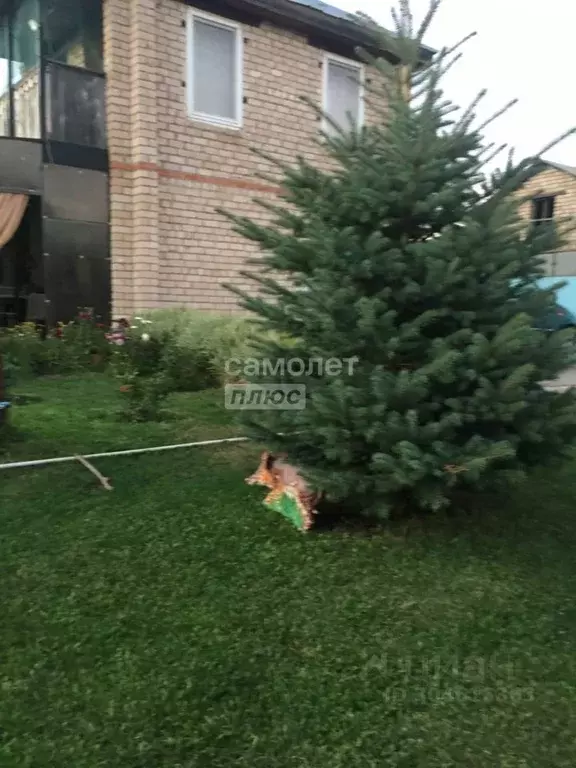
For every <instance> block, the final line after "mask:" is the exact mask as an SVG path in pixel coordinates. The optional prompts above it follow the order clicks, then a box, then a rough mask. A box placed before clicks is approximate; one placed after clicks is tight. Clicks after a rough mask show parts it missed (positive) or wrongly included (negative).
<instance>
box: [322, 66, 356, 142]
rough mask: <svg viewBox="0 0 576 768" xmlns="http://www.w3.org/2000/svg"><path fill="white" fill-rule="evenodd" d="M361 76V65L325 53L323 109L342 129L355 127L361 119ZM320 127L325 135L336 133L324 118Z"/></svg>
mask: <svg viewBox="0 0 576 768" xmlns="http://www.w3.org/2000/svg"><path fill="white" fill-rule="evenodd" d="M363 78H364V68H363V66H362V65H361V64H357V63H356V62H353V61H348V60H346V59H340V58H336V57H333V56H326V58H325V61H324V89H323V90H324V95H323V109H324V112H325V113H326V115H328V116H329V117H330V118H331V120H333V121H334V122H335V123H336V124H337V125H338V126H339V127H340V128H341V129H342V130H343V131H350V130H354V129H355V128H356V129H357V128H359V127H361V126H362V124H363V122H364V108H363V107H364V105H363V94H362V90H363V89H362V82H363ZM324 130H325V131H326V132H327V133H329V134H335V133H337V131H336V129H335V128H334V126H333V125H332V124H331V123H330V122H329V121H328V120H325V121H324Z"/></svg>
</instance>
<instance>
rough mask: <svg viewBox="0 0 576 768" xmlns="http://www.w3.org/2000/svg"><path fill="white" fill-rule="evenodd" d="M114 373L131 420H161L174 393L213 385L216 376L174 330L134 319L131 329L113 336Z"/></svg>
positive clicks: (144, 320)
mask: <svg viewBox="0 0 576 768" xmlns="http://www.w3.org/2000/svg"><path fill="white" fill-rule="evenodd" d="M110 338H111V340H112V341H113V342H114V343H113V344H112V345H111V348H112V349H113V355H112V370H113V372H114V373H115V375H116V377H117V378H118V380H119V383H120V392H121V394H122V397H123V404H124V409H123V410H124V414H125V416H126V417H127V418H129V419H130V420H131V421H151V420H155V419H158V418H159V417H160V412H161V408H162V405H163V403H164V401H165V399H166V397H167V396H168V395H169V394H170V393H171V392H179V391H188V392H191V391H197V390H201V389H207V388H209V387H211V386H214V384H215V380H214V377H213V376H212V375H211V374H210V371H209V369H208V367H207V365H206V361H205V360H203V359H202V358H201V356H200V354H199V353H197V351H196V350H188V349H186V348H184V347H183V346H181V345H179V344H178V343H177V342H176V334H175V332H174V331H173V330H168V329H166V328H160V327H158V326H155V325H154V323H153V322H152V321H150V320H146V319H143V318H135V319H134V322H133V324H132V326H131V327H130V328H126V329H124V330H123V331H119V332H117V333H115V334H111V337H110Z"/></svg>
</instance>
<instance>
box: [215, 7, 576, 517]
mask: <svg viewBox="0 0 576 768" xmlns="http://www.w3.org/2000/svg"><path fill="white" fill-rule="evenodd" d="M438 6H439V0H434V2H432V4H431V6H430V11H429V13H428V15H427V16H426V18H425V20H424V22H423V24H422V25H421V27H420V29H419V30H418V31H416V32H414V28H413V20H412V16H411V12H410V8H409V6H408V2H407V0H404V2H401V3H400V8H399V10H398V12H395V13H393V16H394V21H395V32H393V33H387V32H386V31H384V30H383V29H381V28H380V27H378V26H377V25H376V24H375V23H374V22H372V21H371V20H370V19H368V18H367V17H362V18H360V17H359V18H358V23H363V24H365V25H366V26H367V27H369V28H370V29H371V30H372V33H373V34H374V36H375V39H376V38H377V44H378V46H379V50H386V51H392V52H393V53H394V56H395V61H396V63H395V64H390V63H389V62H388V61H387V60H385V59H383V58H374V57H372V56H369V55H368V54H366V53H363V56H364V57H365V58H366V60H367V63H369V64H370V65H372V66H375V67H377V68H378V69H379V70H380V72H381V73H382V75H383V76H384V78H383V79H384V80H385V82H384V85H383V86H382V87H383V88H384V90H385V98H386V102H387V104H386V108H385V110H381V121H380V122H379V123H378V124H376V125H371V126H369V127H364V128H362V129H361V130H353V131H343V130H342V129H336V130H331V131H329V135H327V134H325V135H323V136H322V138H321V142H322V144H323V146H324V149H325V151H326V153H327V154H328V155H329V156H330V157H331V158H332V160H333V161H334V164H335V165H334V170H333V171H331V172H327V171H324V170H321V169H319V168H317V167H314V166H312V165H310V164H309V163H308V162H306V161H305V160H304V159H302V158H298V159H295V163H294V167H282V173H283V189H284V192H283V197H284V200H283V201H280V202H279V203H278V204H277V205H271V204H270V203H266V202H261V204H262V205H263V206H264V207H265V208H267V210H268V211H269V212H270V214H271V221H270V223H269V224H268V225H263V224H260V223H256V222H254V221H252V220H249V219H247V218H244V217H238V216H235V215H234V214H233V213H226V215H227V216H229V218H231V219H232V221H233V223H234V226H235V228H236V230H237V231H238V232H240V233H241V234H242V235H244V236H245V237H247V238H249V239H250V240H252V241H254V242H255V243H257V244H258V245H259V246H260V247H261V250H262V256H261V258H259V259H257V260H256V262H255V263H257V265H258V268H257V269H256V270H255V271H252V272H246V273H245V274H246V275H248V276H249V277H250V278H251V279H252V280H253V281H254V282H255V284H256V286H257V288H258V291H257V292H256V294H249V293H246V292H244V291H241V290H238V289H236V288H233V287H232V290H234V291H235V292H236V293H237V294H238V295H239V296H240V299H241V303H242V305H243V306H244V307H245V308H246V309H247V310H249V311H250V312H251V313H253V314H254V315H255V316H256V317H257V322H259V323H260V324H261V325H262V326H263V327H264V328H265V329H266V330H269V331H273V332H274V334H269V335H268V339H269V340H268V341H266V342H262V343H261V345H260V354H261V356H262V358H263V359H268V360H270V361H272V365H271V367H269V368H268V374H265V373H264V372H263V367H262V366H261V367H260V369H259V372H258V373H257V374H256V375H254V376H253V377H249V378H250V380H251V381H253V382H255V383H270V382H274V383H298V384H302V383H303V384H305V385H306V388H307V400H306V407H305V409H304V410H263V411H246V412H245V413H244V421H245V426H246V427H247V428H248V430H249V432H250V434H251V435H252V436H253V437H254V438H256V439H258V440H259V441H260V442H262V443H264V444H265V445H267V446H268V447H269V448H270V449H271V450H274V451H281V452H284V453H286V454H287V455H288V457H289V459H290V460H291V461H292V462H293V463H295V464H297V465H298V466H300V467H301V468H302V470H303V472H304V475H305V476H306V477H307V479H308V480H309V481H310V482H311V484H312V486H313V487H315V488H316V489H319V490H322V491H324V492H325V493H326V494H327V495H328V497H329V498H332V499H333V500H335V501H340V502H341V503H343V504H347V505H352V506H353V507H354V508H355V509H356V510H358V512H360V513H371V514H376V515H379V516H382V517H386V516H388V515H389V514H390V513H393V512H394V511H396V510H405V509H412V510H438V509H441V508H443V507H446V506H448V505H450V504H451V503H452V502H453V501H454V499H455V498H456V497H458V496H459V495H460V493H461V492H462V491H464V492H466V491H471V492H474V493H478V492H482V491H487V490H493V489H494V488H500V487H502V486H503V485H504V486H507V485H508V484H509V483H514V482H518V481H521V480H522V479H523V478H525V477H526V475H527V473H528V471H529V470H530V468H532V467H535V466H538V465H543V464H546V463H549V462H554V461H558V460H560V459H561V458H562V457H563V456H565V455H566V453H567V450H568V448H569V446H570V445H571V443H572V441H573V439H574V437H575V436H576V398H575V396H574V394H573V393H572V392H566V393H563V394H559V393H556V392H550V391H546V390H545V389H544V388H543V386H542V385H541V382H542V381H543V380H549V379H553V378H554V377H555V376H557V374H558V373H559V372H560V371H562V370H563V369H564V368H565V367H566V366H567V365H568V364H569V362H570V354H571V343H572V339H571V338H570V339H569V338H568V337H569V335H570V332H566V333H564V332H562V333H558V334H555V335H548V334H546V333H543V332H542V331H540V330H537V329H536V328H535V324H536V323H535V321H536V319H537V318H539V317H541V316H543V315H545V314H546V313H547V312H549V311H550V310H551V308H552V307H553V303H554V292H553V290H552V289H550V290H547V291H544V290H541V289H540V288H539V287H538V285H537V281H538V279H539V278H541V277H543V276H544V269H543V261H542V258H541V254H542V253H545V252H547V251H550V250H552V249H553V248H557V247H559V245H560V243H561V239H562V233H561V232H559V231H558V229H556V230H553V229H552V228H546V229H544V228H542V227H539V228H537V229H536V228H534V229H532V228H529V229H527V228H526V226H525V224H523V223H522V222H521V220H520V217H519V211H518V209H519V206H520V204H521V203H522V202H523V200H522V198H521V197H519V196H518V194H515V193H516V192H517V190H518V189H519V188H520V187H521V185H522V183H523V182H524V181H525V180H526V179H527V178H528V177H529V176H530V175H531V174H532V173H533V172H534V169H535V167H536V158H529V159H527V160H525V161H522V162H521V163H518V164H515V163H514V161H513V156H512V154H510V155H509V158H508V162H507V164H506V166H505V168H504V169H503V170H502V171H497V172H493V173H485V172H484V169H485V168H486V163H487V162H489V161H490V160H491V159H492V157H493V155H494V151H493V147H491V146H486V145H485V142H484V139H483V135H482V131H483V128H484V127H485V125H486V123H485V124H484V125H482V126H480V128H477V127H474V123H475V121H476V108H477V105H478V103H479V101H480V99H481V98H482V96H483V94H480V95H479V96H478V97H477V98H476V99H475V100H474V101H473V102H472V104H471V106H470V107H469V108H468V109H466V110H464V111H460V112H458V111H457V110H456V109H455V107H454V106H453V105H452V104H451V103H449V102H448V101H447V100H446V98H445V96H444V95H443V93H442V90H441V83H442V79H443V77H444V75H445V74H446V71H447V69H448V68H450V67H451V66H452V65H453V64H454V63H455V62H456V61H457V59H458V58H459V55H460V54H459V53H458V52H457V49H458V47H459V46H456V47H454V48H453V49H451V50H447V49H444V50H442V51H440V52H438V53H437V54H436V55H434V57H433V58H432V59H431V60H430V61H428V62H427V63H424V62H423V61H422V57H421V52H422V41H423V37H424V34H425V33H426V31H427V29H428V27H429V24H430V22H431V21H432V18H433V17H434V14H435V13H436V11H437V9H438ZM381 95H382V94H381V93H380V94H371V93H367V94H366V98H367V99H373V101H374V110H378V104H379V103H380V102H381V98H380V97H381ZM325 117H326V118H327V119H328V120H329V118H328V117H327V116H325ZM333 127H334V128H336V126H333ZM271 339H273V340H271ZM284 339H285V340H286V341H283V340H284ZM295 358H299V359H302V360H305V361H308V360H317V359H322V360H323V361H327V360H329V359H333V358H337V359H339V360H344V359H349V358H357V363H356V364H355V365H354V366H352V368H353V370H352V371H351V372H350V366H349V365H347V364H345V365H344V368H343V370H342V373H341V375H337V376H330V375H326V373H325V372H324V373H323V375H318V373H317V371H316V372H314V371H313V372H310V369H309V368H308V366H307V369H306V373H305V374H304V375H302V376H297V377H294V376H291V375H290V374H288V373H287V372H286V371H285V372H283V371H282V366H281V365H279V366H278V367H276V369H275V375H274V376H270V375H269V373H270V370H271V368H273V367H274V365H275V361H278V360H284V361H287V360H291V359H292V360H293V359H295ZM298 368H299V365H295V366H293V367H292V369H291V370H292V372H294V371H296V370H298Z"/></svg>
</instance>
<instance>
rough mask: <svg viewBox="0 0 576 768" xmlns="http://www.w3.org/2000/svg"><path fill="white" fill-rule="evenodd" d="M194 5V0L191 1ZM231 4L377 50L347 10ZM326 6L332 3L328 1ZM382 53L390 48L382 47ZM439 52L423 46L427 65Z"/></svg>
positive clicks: (238, 0) (264, 2) (273, 0)
mask: <svg viewBox="0 0 576 768" xmlns="http://www.w3.org/2000/svg"><path fill="white" fill-rule="evenodd" d="M189 1H190V2H191V3H192V4H193V0H189ZM229 2H230V4H231V5H233V6H235V7H236V8H239V9H245V10H252V11H257V12H258V13H259V14H262V15H263V16H264V17H267V18H270V19H271V20H276V21H277V22H281V21H282V20H283V21H285V22H288V23H292V24H294V23H297V24H300V25H301V26H303V27H304V28H307V29H308V30H309V31H310V32H315V33H320V34H324V35H326V34H329V35H330V36H332V37H335V38H337V39H339V40H341V41H343V42H345V43H348V44H350V45H354V46H358V47H366V48H371V49H372V50H374V48H375V46H374V39H373V37H372V35H370V33H369V32H368V30H366V29H364V28H363V27H362V25H361V24H359V23H358V21H356V20H355V18H354V14H348V17H346V12H345V11H343V12H342V13H343V14H344V15H343V16H342V15H340V14H339V15H334V16H332V15H330V14H329V13H327V12H326V11H324V10H322V9H320V8H315V7H313V6H311V5H305V4H303V3H299V2H297V1H296V2H293V0H229ZM326 7H327V8H329V7H330V6H329V5H327V4H326ZM381 53H383V54H384V53H388V54H389V55H391V52H390V51H384V50H382V51H381ZM435 54H436V51H435V50H434V49H433V48H429V47H428V46H424V45H422V46H420V59H421V62H422V63H423V64H424V63H426V62H428V61H430V60H431V59H432V57H433V56H434V55H435Z"/></svg>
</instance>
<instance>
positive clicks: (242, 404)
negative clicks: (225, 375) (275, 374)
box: [224, 384, 306, 411]
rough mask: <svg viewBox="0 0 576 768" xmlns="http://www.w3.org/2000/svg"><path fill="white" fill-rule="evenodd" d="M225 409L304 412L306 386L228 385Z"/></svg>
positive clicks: (225, 393) (225, 392)
mask: <svg viewBox="0 0 576 768" xmlns="http://www.w3.org/2000/svg"><path fill="white" fill-rule="evenodd" d="M224 403H225V407H226V408H227V409H228V410H231V411H303V410H304V408H306V387H305V385H304V384H227V385H226V387H225V388H224Z"/></svg>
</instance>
